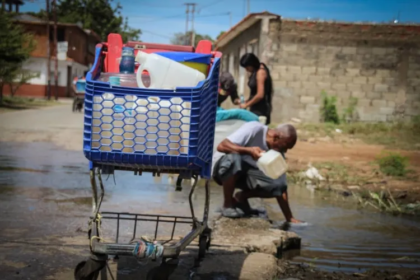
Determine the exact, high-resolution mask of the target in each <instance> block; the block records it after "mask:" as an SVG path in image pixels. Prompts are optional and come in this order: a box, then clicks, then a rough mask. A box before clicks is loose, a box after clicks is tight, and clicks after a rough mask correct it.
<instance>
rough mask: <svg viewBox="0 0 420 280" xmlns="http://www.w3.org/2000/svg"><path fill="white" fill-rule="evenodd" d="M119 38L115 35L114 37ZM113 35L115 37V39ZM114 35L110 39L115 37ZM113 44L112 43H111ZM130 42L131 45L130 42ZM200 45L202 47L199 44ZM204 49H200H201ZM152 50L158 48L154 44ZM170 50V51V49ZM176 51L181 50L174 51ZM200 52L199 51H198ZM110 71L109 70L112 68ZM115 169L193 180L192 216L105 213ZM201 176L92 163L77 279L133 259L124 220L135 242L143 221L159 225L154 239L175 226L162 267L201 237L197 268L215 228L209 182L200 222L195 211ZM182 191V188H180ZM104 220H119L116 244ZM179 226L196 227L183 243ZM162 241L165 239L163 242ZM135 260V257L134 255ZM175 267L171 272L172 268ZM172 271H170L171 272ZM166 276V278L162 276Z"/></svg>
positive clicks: (157, 273) (156, 273)
mask: <svg viewBox="0 0 420 280" xmlns="http://www.w3.org/2000/svg"><path fill="white" fill-rule="evenodd" d="M114 35H115V34H114ZM114 35H112V36H114ZM112 36H111V35H110V36H109V37H108V38H110V37H112ZM108 41H109V42H110V40H108ZM129 43H130V42H129ZM203 43H205V44H202V46H201V47H202V48H204V47H206V45H208V46H207V47H210V48H209V49H208V50H209V51H211V43H210V42H204V41H203ZM142 44H143V45H147V43H142ZM199 45H200V44H199ZM203 46H204V47H203ZM109 47H110V46H108V59H109V57H111V56H110V54H112V52H111V50H115V48H109ZM167 47H169V46H164V45H159V48H167ZM170 47H171V48H178V47H179V48H181V49H180V50H178V51H186V50H185V48H186V47H185V46H170ZM199 47H200V46H197V49H198V48H199ZM152 48H157V47H156V46H154V45H153V47H152ZM168 49H169V48H168ZM174 51H177V50H175V49H174ZM196 51H197V50H196ZM212 54H213V55H214V57H218V58H220V56H221V54H220V53H213V52H212ZM112 61H113V59H109V61H108V62H107V60H105V67H108V68H110V67H111V66H112V63H111V62H112ZM108 70H109V69H108ZM115 170H120V171H131V172H134V174H135V175H142V174H143V173H152V174H153V175H154V176H160V174H177V175H181V177H183V178H185V179H192V180H193V184H192V187H191V190H190V192H189V207H190V212H191V216H190V217H187V216H171V215H154V214H143V213H142V214H140V213H127V212H101V206H102V203H103V200H104V196H105V187H104V184H103V180H102V175H103V174H111V173H113V172H114V171H115ZM200 175H202V174H200V170H198V169H191V170H185V169H180V170H177V169H169V170H162V169H153V168H151V169H148V167H145V166H139V167H135V166H134V167H133V165H115V166H110V165H107V164H104V163H96V162H95V163H93V162H90V183H91V190H92V214H91V216H90V219H89V230H88V237H89V240H90V252H91V254H90V258H89V259H88V260H87V261H85V262H81V263H79V264H78V265H77V267H76V269H75V271H74V278H75V279H76V280H94V279H97V277H98V275H99V273H100V271H102V270H104V269H105V267H106V266H107V261H108V259H109V258H110V257H114V258H118V256H133V251H134V249H135V246H136V244H133V243H132V242H128V243H119V241H120V240H119V237H120V236H119V233H120V230H119V226H120V222H121V221H131V222H133V225H134V226H133V235H132V239H131V241H134V240H135V239H136V233H137V223H138V222H139V221H147V222H155V224H156V227H155V233H154V240H156V239H157V237H158V229H159V225H160V224H161V223H172V224H173V227H172V233H171V236H170V238H169V240H166V241H165V242H164V243H162V245H163V252H162V255H161V256H160V258H154V257H153V258H152V261H157V260H158V259H159V260H161V263H160V267H165V266H166V265H168V264H170V265H171V267H172V268H173V264H174V262H175V263H177V259H178V257H179V255H180V253H181V252H182V251H183V250H185V249H186V248H187V246H189V245H190V244H191V243H192V242H193V241H194V240H195V239H197V238H198V256H197V258H196V265H198V264H199V262H200V261H201V260H202V259H203V258H204V256H205V253H206V250H208V249H209V247H210V244H211V229H210V228H209V227H208V218H209V204H210V191H209V185H210V181H209V179H206V181H205V185H204V188H205V192H204V195H205V197H204V212H203V217H202V220H201V221H200V220H199V219H198V218H197V216H196V213H195V211H194V205H193V201H192V198H193V194H194V192H195V190H196V188H197V183H198V179H199V176H200ZM177 190H179V189H177ZM103 220H116V221H117V233H116V237H115V242H104V240H103V236H102V233H101V230H100V228H101V224H102V221H103ZM177 224H191V225H192V228H191V231H190V232H188V233H187V234H186V235H185V236H184V237H183V238H182V239H181V240H178V241H176V242H175V243H174V242H169V241H174V233H175V228H176V226H177ZM159 241H161V240H159ZM133 257H134V256H133ZM172 268H171V269H172ZM171 269H169V270H171ZM161 273H163V274H164V275H166V276H162V275H161ZM156 276H157V277H158V278H156V279H167V277H168V276H169V274H168V269H166V268H165V269H159V267H158V269H154V270H151V271H149V273H148V276H147V279H154V277H156Z"/></svg>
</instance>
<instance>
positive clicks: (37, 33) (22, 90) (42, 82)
mask: <svg viewBox="0 0 420 280" xmlns="http://www.w3.org/2000/svg"><path fill="white" fill-rule="evenodd" d="M16 23H17V24H20V25H22V26H23V28H24V30H25V31H26V32H28V33H31V34H33V36H34V40H35V41H36V49H35V50H34V51H33V52H32V53H31V57H30V58H29V59H28V60H27V61H26V62H25V64H24V65H23V69H24V70H27V71H29V72H31V73H32V74H34V76H37V77H36V78H33V79H31V80H29V81H28V83H26V84H23V85H21V86H20V87H19V88H18V90H17V92H16V93H15V95H19V96H32V97H44V96H47V88H48V47H49V49H50V52H51V59H50V88H51V96H54V94H55V91H56V87H55V77H54V73H55V71H54V70H55V60H56V57H55V56H54V54H55V50H56V46H55V44H54V27H53V23H52V22H51V23H50V32H49V33H50V36H49V38H48V36H47V23H46V22H45V21H42V20H40V19H37V18H34V17H31V16H26V15H22V16H18V17H17V18H16ZM57 41H58V42H67V43H68V51H67V59H66V60H58V71H57V73H58V75H57V76H58V87H57V93H58V96H59V97H68V96H71V94H72V92H71V85H72V81H73V78H74V77H75V76H81V75H83V73H84V71H87V70H88V69H90V67H91V66H92V64H93V62H94V59H95V46H96V44H97V43H99V42H100V37H99V36H98V35H97V34H96V33H94V32H93V31H91V30H83V29H82V28H81V27H79V26H78V25H76V24H64V23H58V25H57ZM4 93H5V94H9V93H10V89H9V88H8V86H5V88H4Z"/></svg>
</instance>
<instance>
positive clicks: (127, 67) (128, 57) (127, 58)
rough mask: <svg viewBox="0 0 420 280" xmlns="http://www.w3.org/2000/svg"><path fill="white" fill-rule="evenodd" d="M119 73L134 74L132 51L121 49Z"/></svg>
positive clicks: (127, 48)
mask: <svg viewBox="0 0 420 280" xmlns="http://www.w3.org/2000/svg"><path fill="white" fill-rule="evenodd" d="M120 73H124V74H132V73H134V49H133V48H130V47H124V48H123V49H122V54H121V61H120Z"/></svg>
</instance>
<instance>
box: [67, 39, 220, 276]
mask: <svg viewBox="0 0 420 280" xmlns="http://www.w3.org/2000/svg"><path fill="white" fill-rule="evenodd" d="M130 44H131V45H133V42H129V43H128V44H127V45H128V46H130ZM138 44H141V47H140V49H142V50H144V49H147V51H148V52H153V50H154V49H158V50H164V49H167V50H169V51H186V49H185V48H186V47H185V46H173V45H160V44H159V45H156V44H147V43H138ZM138 44H137V45H138ZM134 45H136V44H134ZM137 45H136V46H137ZM122 46H123V44H122V42H121V36H119V35H118V34H110V36H109V37H108V42H107V43H103V44H99V45H97V47H96V58H95V63H94V65H93V67H92V69H91V70H90V72H89V73H88V75H87V78H86V81H87V86H86V95H85V118H84V125H85V129H84V154H85V156H86V158H87V159H88V160H89V162H90V183H91V188H92V215H91V217H90V220H89V231H88V237H89V240H90V251H91V256H90V258H89V259H88V260H87V261H84V262H81V263H79V264H78V265H77V267H76V269H75V271H74V278H75V279H76V280H91V279H97V278H98V276H99V273H100V271H102V270H105V267H107V260H108V258H109V257H110V256H133V257H136V258H137V259H138V260H139V261H141V260H152V261H156V260H160V261H161V266H166V265H168V264H170V265H173V264H174V263H175V264H176V263H177V258H178V257H179V255H180V253H181V252H182V251H183V250H184V249H185V248H186V247H187V246H188V245H190V244H191V242H193V241H194V240H196V239H198V246H199V249H198V256H197V260H198V261H199V260H201V259H202V258H204V256H205V252H206V250H208V248H209V246H210V243H211V229H210V228H209V227H208V217H209V201H210V192H209V179H210V173H211V164H212V153H213V142H214V129H215V117H216V108H217V87H218V77H219V64H220V56H221V54H220V53H218V52H212V51H211V43H210V42H208V41H202V42H200V43H199V44H198V46H197V48H196V49H194V48H192V47H191V48H192V49H191V50H190V52H198V51H200V52H201V53H208V54H209V55H210V56H211V62H210V66H209V74H208V76H207V79H206V80H205V81H203V82H200V83H199V84H198V86H197V87H195V88H177V89H176V91H174V90H172V91H170V90H154V89H141V88H126V87H122V86H111V85H110V84H109V83H105V82H100V81H97V78H98V77H99V76H100V73H101V71H104V72H111V71H112V67H114V68H115V65H113V63H111V62H110V61H114V60H115V59H114V58H115V57H114V56H115V55H117V56H118V53H117V54H115V50H116V49H118V48H122ZM148 46H149V47H148ZM113 52H114V53H113ZM114 64H115V63H114ZM105 102H107V103H105ZM108 103H109V104H110V106H105V104H108ZM117 107H118V110H119V111H118V112H117V113H118V114H119V115H122V116H123V117H122V118H121V119H117V117H116V115H117V113H116V112H115V109H116V108H117ZM145 108H146V110H143V109H145ZM111 110H113V111H111ZM109 112H111V114H109ZM108 119H109V120H108ZM105 120H106V121H105ZM127 120H129V121H127ZM119 123H121V125H117V124H119ZM149 127H150V128H153V129H148V128H149ZM132 128H133V129H132ZM167 132H168V133H167ZM140 133H143V134H140ZM130 135H133V137H131V136H130ZM117 136H118V137H117ZM117 138H118V139H117ZM120 138H121V139H120ZM165 138H166V139H169V141H164V140H165ZM143 139H144V142H143V143H141V142H140V140H143ZM161 140H162V141H161ZM137 141H139V142H137ZM152 141H154V142H156V143H158V144H154V145H152V144H150V145H149V144H148V143H151V142H152ZM126 144H127V145H126ZM115 170H123V171H132V172H134V174H139V175H141V174H142V172H152V173H153V174H154V175H155V174H158V175H160V174H161V173H173V174H180V175H181V176H182V177H183V178H191V179H192V180H193V185H192V187H191V190H190V193H189V197H188V199H189V208H190V212H191V216H174V215H154V214H142V213H127V212H101V210H100V209H101V205H102V203H103V199H104V196H105V187H104V184H103V181H102V174H110V173H113V172H114V171H115ZM199 176H201V177H202V178H204V179H206V183H205V186H204V188H205V192H204V195H205V198H204V212H203V217H202V220H200V219H198V218H197V216H196V213H195V210H194V205H193V201H192V198H193V194H194V191H195V190H196V187H197V183H198V178H199ZM104 221H114V222H116V224H117V226H116V236H115V241H112V242H110V241H109V240H107V241H105V240H104V239H103V234H102V232H101V224H102V222H104ZM122 222H124V223H127V222H129V223H131V224H132V225H133V233H132V237H131V240H130V242H126V243H121V238H120V224H121V223H122ZM139 222H153V223H155V231H154V237H153V239H144V238H138V237H137V235H138V232H137V231H138V229H137V225H138V223H139ZM162 224H167V225H168V224H169V225H170V226H171V228H172V230H171V235H170V238H169V239H170V240H172V241H173V239H174V234H175V229H176V227H177V225H179V224H189V225H191V226H192V228H191V231H190V232H189V233H187V234H186V235H185V236H184V237H182V238H181V239H180V240H178V241H176V242H168V243H162V242H157V240H156V239H157V237H158V231H159V228H160V226H161V225H162ZM108 269H109V268H108ZM167 271H168V269H162V268H161V269H157V270H152V271H150V272H149V273H150V274H149V275H148V277H147V279H167V277H169V275H167ZM161 273H164V274H165V275H166V276H163V275H161Z"/></svg>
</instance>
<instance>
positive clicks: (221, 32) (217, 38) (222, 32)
mask: <svg viewBox="0 0 420 280" xmlns="http://www.w3.org/2000/svg"><path fill="white" fill-rule="evenodd" d="M225 33H226V31H220V33H219V35H217V37H216V40H219V38H220V36H222V35H223V34H225Z"/></svg>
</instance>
